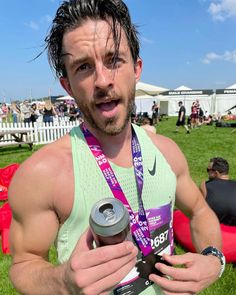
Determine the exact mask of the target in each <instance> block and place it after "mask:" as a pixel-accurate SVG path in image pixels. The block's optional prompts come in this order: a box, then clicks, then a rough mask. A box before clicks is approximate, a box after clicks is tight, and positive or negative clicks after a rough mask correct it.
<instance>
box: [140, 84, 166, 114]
mask: <svg viewBox="0 0 236 295" xmlns="http://www.w3.org/2000/svg"><path fill="white" fill-rule="evenodd" d="M167 90H168V89H167V88H163V87H160V86H156V85H152V84H148V83H144V82H138V83H137V84H136V91H135V104H136V107H137V109H136V113H148V114H149V115H150V116H151V114H152V105H153V101H154V100H155V101H156V100H157V95H159V94H160V93H162V92H165V91H167Z"/></svg>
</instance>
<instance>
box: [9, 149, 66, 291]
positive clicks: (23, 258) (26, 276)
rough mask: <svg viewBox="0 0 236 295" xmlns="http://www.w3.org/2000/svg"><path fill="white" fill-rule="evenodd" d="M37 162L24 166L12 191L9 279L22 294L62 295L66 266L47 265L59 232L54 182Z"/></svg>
mask: <svg viewBox="0 0 236 295" xmlns="http://www.w3.org/2000/svg"><path fill="white" fill-rule="evenodd" d="M40 154H41V153H40ZM41 156H42V155H41ZM36 158H37V156H36ZM35 160H37V159H35ZM35 160H29V161H27V162H26V163H24V164H22V165H21V167H20V169H19V170H18V171H17V173H16V175H15V177H14V179H13V181H12V184H11V187H10V191H9V201H10V205H11V208H12V212H13V218H12V223H11V229H10V245H11V253H12V257H13V260H12V266H11V269H10V277H11V280H12V282H13V284H14V285H15V287H16V288H17V289H18V290H19V291H20V293H22V294H32V293H35V294H53V293H54V292H55V293H56V294H61V293H60V291H59V290H60V289H63V288H62V282H63V280H62V272H63V267H64V266H59V267H54V266H53V265H51V264H50V263H49V262H48V251H49V249H50V246H51V245H52V244H53V241H54V240H55V238H56V234H57V230H58V228H59V222H58V218H57V216H56V214H55V211H54V210H53V201H52V198H51V197H50V194H51V193H52V191H51V189H52V187H51V185H52V180H51V181H50V180H49V179H50V178H47V177H48V176H49V175H47V176H46V175H45V174H44V173H45V172H46V170H47V169H45V167H42V166H43V165H44V164H43V161H42V160H41V161H40V162H39V163H40V164H39V163H38V164H37V163H36V162H35ZM48 170H50V169H48ZM38 282H41V283H40V288H39V289H38V288H36V286H37V285H39V283H38ZM55 286H56V287H57V288H55ZM33 290H34V292H33ZM53 291H54V292H53ZM55 293H54V294H55Z"/></svg>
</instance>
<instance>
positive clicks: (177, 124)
mask: <svg viewBox="0 0 236 295" xmlns="http://www.w3.org/2000/svg"><path fill="white" fill-rule="evenodd" d="M184 125H185V120H182V121H180V120H179V119H178V121H177V122H176V126H184Z"/></svg>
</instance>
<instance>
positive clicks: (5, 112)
mask: <svg viewBox="0 0 236 295" xmlns="http://www.w3.org/2000/svg"><path fill="white" fill-rule="evenodd" d="M8 112H9V110H8V107H7V104H6V103H5V102H4V103H3V104H2V115H1V117H2V123H7V117H8Z"/></svg>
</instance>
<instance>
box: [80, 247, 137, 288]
mask: <svg viewBox="0 0 236 295" xmlns="http://www.w3.org/2000/svg"><path fill="white" fill-rule="evenodd" d="M136 256H137V252H136V251H134V252H132V253H130V254H129V255H125V256H123V257H119V258H116V259H112V260H109V261H106V262H105V263H102V264H98V265H96V266H93V267H90V268H87V269H79V270H78V271H77V278H76V281H77V283H78V285H79V286H80V287H82V288H83V287H86V286H87V285H90V284H92V283H93V282H95V281H99V280H101V279H103V278H107V277H109V276H111V275H112V274H115V273H117V272H118V273H119V271H120V269H122V268H123V267H125V266H129V265H135V263H136V261H137V258H136ZM119 279H120V277H118V280H119ZM118 282H119V281H118ZM116 283H117V281H116ZM112 284H113V283H112Z"/></svg>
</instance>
